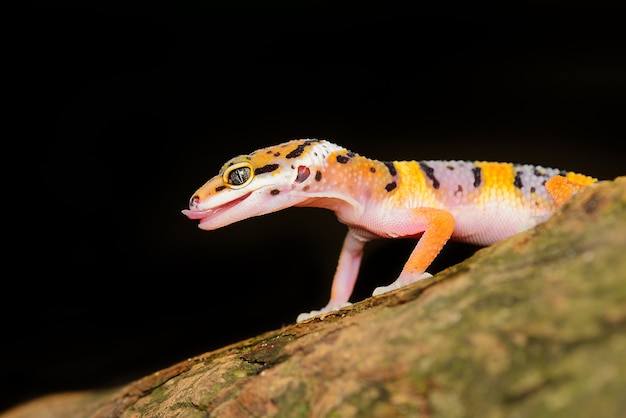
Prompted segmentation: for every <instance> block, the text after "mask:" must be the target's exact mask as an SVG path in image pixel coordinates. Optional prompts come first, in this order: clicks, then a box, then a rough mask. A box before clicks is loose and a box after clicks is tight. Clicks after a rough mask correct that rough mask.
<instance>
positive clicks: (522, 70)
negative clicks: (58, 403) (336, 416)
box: [0, 1, 626, 408]
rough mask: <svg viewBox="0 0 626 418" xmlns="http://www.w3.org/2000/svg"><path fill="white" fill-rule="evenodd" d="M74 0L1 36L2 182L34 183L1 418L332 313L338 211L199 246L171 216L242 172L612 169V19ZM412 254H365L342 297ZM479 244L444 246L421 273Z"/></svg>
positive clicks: (254, 226)
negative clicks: (283, 160)
mask: <svg viewBox="0 0 626 418" xmlns="http://www.w3.org/2000/svg"><path fill="white" fill-rule="evenodd" d="M83 3H85V4H83ZM87 3H88V2H81V3H78V4H65V5H58V6H55V8H48V9H45V10H44V9H36V10H30V11H26V12H25V14H24V15H23V16H22V17H24V23H23V24H22V25H20V28H19V29H18V30H16V31H15V32H14V33H13V35H14V36H13V38H14V39H15V40H16V41H17V40H19V41H26V43H25V44H22V45H21V46H18V47H17V48H16V50H17V51H18V52H19V54H18V56H19V58H18V59H15V60H14V61H12V63H11V64H17V68H19V69H20V70H19V71H18V72H19V73H20V74H19V77H16V78H15V80H11V81H12V82H15V83H14V84H15V85H16V86H17V88H18V89H19V90H20V103H22V104H24V105H25V106H24V109H25V110H26V112H25V113H26V120H25V121H24V122H22V123H21V127H20V128H21V129H20V133H19V134H17V135H15V136H12V137H11V139H10V140H9V142H14V143H17V144H18V145H21V146H23V148H25V153H24V154H23V155H24V156H25V157H26V161H27V163H21V164H18V165H17V166H12V165H10V164H8V163H10V162H11V160H12V159H13V158H12V155H13V154H12V152H8V151H5V153H4V157H5V158H4V159H5V164H4V168H5V171H8V174H5V179H6V183H10V184H17V183H18V180H22V179H24V178H26V179H28V181H27V182H26V183H27V184H26V185H20V186H19V187H17V189H18V191H19V195H16V196H14V198H13V200H12V201H10V202H8V203H7V204H6V205H5V210H7V209H9V208H10V209H9V210H10V211H11V215H10V216H9V215H8V216H6V217H5V219H6V221H5V225H4V226H3V231H5V232H3V235H5V234H7V233H8V232H9V231H12V232H15V231H17V232H18V234H16V237H18V238H16V239H15V240H13V241H11V242H10V243H9V247H10V248H11V249H12V250H16V251H8V252H5V257H6V259H5V263H4V264H5V266H8V265H10V264H12V263H11V262H12V261H15V262H16V265H17V268H15V269H8V268H7V269H5V271H6V273H5V275H4V276H5V277H4V280H3V283H4V285H5V291H3V295H2V296H3V299H4V301H5V303H3V308H2V312H0V313H1V314H2V324H3V325H2V333H3V338H2V340H3V343H2V345H3V351H4V353H2V362H3V364H2V367H1V368H0V370H1V375H0V382H2V385H3V389H2V393H3V394H4V395H6V397H5V396H4V395H3V398H2V405H0V407H2V408H5V407H8V406H10V405H12V404H14V403H16V402H18V401H22V400H25V399H28V398H31V397H34V396H37V395H41V394H45V393H49V392H52V391H60V390H79V389H89V388H96V387H106V386H108V385H114V384H120V383H125V382H128V381H131V380H132V379H135V378H138V377H141V376H142V375H144V374H148V373H151V372H153V371H156V370H158V369H159V368H162V367H166V366H169V365H171V364H174V363H175V362H178V361H181V360H184V359H186V358H188V357H191V356H194V355H197V354H201V353H203V352H206V351H209V350H213V349H216V348H219V347H221V346H223V345H225V344H228V343H233V342H236V341H238V340H240V339H244V338H247V337H251V336H254V335H255V334H257V333H260V332H264V331H269V330H272V329H275V328H277V327H280V326H281V325H284V324H289V323H291V322H293V321H294V320H295V317H296V316H297V314H298V313H300V312H304V311H310V310H312V309H318V308H320V307H321V306H323V305H324V304H325V303H326V301H327V299H328V294H329V288H330V281H331V278H332V275H333V273H334V269H335V265H336V261H337V257H338V254H339V249H340V246H341V243H342V239H343V235H344V234H345V227H344V226H343V225H341V224H339V223H338V222H337V221H336V219H335V218H334V215H333V214H332V213H330V212H327V211H323V210H317V209H289V210H286V211H283V212H281V213H276V214H272V215H268V216H265V217H264V218H255V219H250V220H246V221H243V222H240V223H238V224H234V225H231V226H229V227H227V228H223V229H221V230H217V231H212V232H206V231H201V230H200V229H198V228H197V222H195V221H190V220H188V219H186V218H185V217H184V216H183V215H182V214H181V213H180V210H182V209H184V208H185V207H186V204H187V201H188V199H189V197H190V196H191V194H192V193H193V192H194V190H195V189H196V188H197V187H198V186H200V185H201V184H202V183H203V182H204V181H205V180H207V179H208V178H210V177H212V176H213V175H215V174H216V173H217V171H218V170H219V168H220V167H221V165H222V163H223V162H225V161H226V160H228V159H229V158H231V157H233V156H235V155H238V154H243V153H247V152H250V151H253V150H255V149H257V148H261V147H265V146H268V145H273V144H276V143H279V142H283V141H286V140H290V139H294V138H303V137H314V138H323V139H328V140H331V141H333V142H336V143H339V144H341V145H343V146H346V147H348V148H349V149H351V150H353V151H355V152H357V153H360V154H362V155H366V156H369V157H373V158H378V159H383V160H392V159H470V160H473V159H485V160H499V161H512V162H520V163H536V164H542V165H545V166H549V167H558V168H562V169H567V170H574V171H579V172H583V173H586V174H590V175H593V176H595V177H598V178H600V179H612V178H614V177H616V176H618V175H621V174H625V173H624V171H625V170H624V169H623V163H622V160H623V155H624V154H623V151H619V150H618V147H623V139H624V137H625V136H624V131H625V129H624V110H625V109H624V98H625V97H626V96H625V93H626V77H625V75H626V55H625V46H624V45H625V41H626V36H625V35H624V29H623V17H624V16H623V11H622V10H621V8H618V7H617V6H607V5H604V4H598V3H597V2H593V3H589V4H586V5H581V6H574V5H567V6H555V5H553V6H545V5H539V4H538V5H534V6H528V5H513V4H511V3H507V6H506V7H502V6H498V5H497V4H491V3H484V4H483V3H474V4H471V5H470V4H468V5H456V6H454V5H450V4H448V5H443V4H441V5H439V4H435V2H420V3H423V4H422V5H420V6H409V3H400V2H393V1H390V2H379V3H363V2H331V1H317V2H287V1H285V2H278V1H266V2H256V3H252V2H250V3H242V2H238V3H233V2H231V3H229V5H228V6H226V5H219V6H218V5H215V4H211V2H161V3H159V2H150V3H148V2H146V3H141V2H136V1H124V2H121V1H119V2H108V3H106V4H105V3H101V4H99V3H97V2H89V3H88V4H87ZM296 3H297V5H295V4H296ZM437 3H438V2H437ZM494 3H495V2H494ZM616 4H617V3H616ZM11 43H13V39H11ZM7 167H10V169H9V170H7ZM5 236H8V235H5ZM413 244H414V242H409V241H385V242H373V243H371V244H370V245H369V246H368V247H367V251H366V255H365V260H364V265H363V270H362V271H363V274H362V275H361V277H360V279H359V281H358V284H357V289H356V291H355V294H354V298H353V300H359V299H362V298H364V297H366V296H367V295H369V294H370V293H371V290H372V289H373V288H374V287H376V286H379V285H382V284H387V283H389V282H391V281H392V280H393V279H394V278H395V277H396V275H397V274H398V273H399V271H400V269H401V268H402V264H403V262H404V260H405V259H406V257H407V256H408V253H409V251H410V250H411V247H412V245H413ZM474 250H475V248H469V247H464V246H460V245H454V244H451V245H450V246H449V247H446V249H445V250H444V252H443V253H442V255H441V256H440V257H439V259H438V260H437V261H436V263H435V265H433V266H432V268H431V269H430V270H431V272H436V271H439V270H441V269H443V268H445V267H447V266H449V265H451V264H454V263H456V262H458V261H460V260H462V259H463V258H464V257H466V256H467V255H469V254H470V253H471V252H472V251H474Z"/></svg>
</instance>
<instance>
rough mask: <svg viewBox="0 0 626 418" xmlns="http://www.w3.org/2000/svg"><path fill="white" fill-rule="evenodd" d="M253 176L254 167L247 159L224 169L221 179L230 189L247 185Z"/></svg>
mask: <svg viewBox="0 0 626 418" xmlns="http://www.w3.org/2000/svg"><path fill="white" fill-rule="evenodd" d="M253 178H254V167H253V166H252V163H250V162H248V161H241V162H238V163H235V164H233V165H231V166H229V167H227V168H226V169H225V170H224V173H223V174H222V180H223V181H224V184H225V185H226V186H228V187H230V188H231V189H240V188H242V187H245V186H247V185H248V184H249V183H250V182H251V181H252V179H253Z"/></svg>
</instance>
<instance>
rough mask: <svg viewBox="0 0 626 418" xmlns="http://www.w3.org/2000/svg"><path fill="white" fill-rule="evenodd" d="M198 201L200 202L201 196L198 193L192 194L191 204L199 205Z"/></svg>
mask: <svg viewBox="0 0 626 418" xmlns="http://www.w3.org/2000/svg"><path fill="white" fill-rule="evenodd" d="M198 202H200V197H199V196H198V195H195V196H192V197H191V199H189V206H197V205H198Z"/></svg>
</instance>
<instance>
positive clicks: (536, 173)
mask: <svg viewBox="0 0 626 418" xmlns="http://www.w3.org/2000/svg"><path fill="white" fill-rule="evenodd" d="M533 174H534V175H535V176H537V177H548V174H546V173H545V172H544V173H542V172H541V171H539V169H538V168H535V169H534V170H533Z"/></svg>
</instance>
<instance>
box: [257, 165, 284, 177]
mask: <svg viewBox="0 0 626 418" xmlns="http://www.w3.org/2000/svg"><path fill="white" fill-rule="evenodd" d="M278 167H280V166H279V165H278V164H267V165H264V166H263V167H259V168H255V169H254V174H256V175H259V174H263V173H271V172H272V171H274V170H277V169H278Z"/></svg>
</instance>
